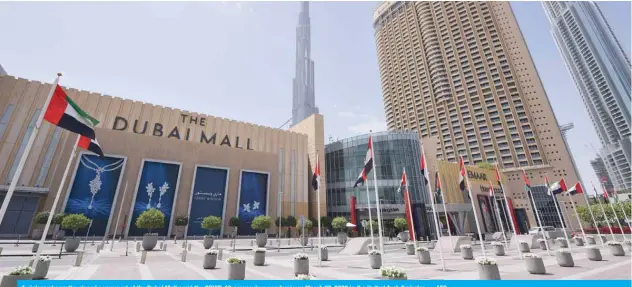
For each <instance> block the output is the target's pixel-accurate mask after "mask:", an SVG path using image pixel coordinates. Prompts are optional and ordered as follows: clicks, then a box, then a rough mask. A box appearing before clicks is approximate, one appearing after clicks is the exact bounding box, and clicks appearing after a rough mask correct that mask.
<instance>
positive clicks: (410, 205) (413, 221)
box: [404, 167, 417, 253]
mask: <svg viewBox="0 0 632 287" xmlns="http://www.w3.org/2000/svg"><path fill="white" fill-rule="evenodd" d="M404 176H406V168H405V167H404ZM406 197H407V200H408V214H410V225H411V226H412V232H413V244H414V245H415V253H417V234H416V233H415V220H414V216H413V209H412V204H413V203H412V201H410V190H408V177H406Z"/></svg>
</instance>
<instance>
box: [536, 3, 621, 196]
mask: <svg viewBox="0 0 632 287" xmlns="http://www.w3.org/2000/svg"><path fill="white" fill-rule="evenodd" d="M543 5H544V10H545V11H546V14H547V16H548V18H549V22H550V24H551V34H553V38H554V39H555V42H556V43H557V46H558V48H559V50H560V53H562V56H563V57H564V61H565V62H566V66H567V68H568V70H569V72H570V74H571V76H572V78H573V81H575V85H576V86H577V90H578V91H579V94H580V95H581V97H582V101H583V102H584V105H585V106H586V109H587V110H588V114H589V115H590V118H591V120H592V122H593V125H594V126H595V129H596V130H597V135H598V136H599V139H600V140H601V144H602V146H603V148H602V150H601V151H600V152H599V153H600V156H601V157H602V158H603V160H604V164H605V167H606V168H607V170H608V174H609V175H610V179H611V180H612V181H613V183H614V186H615V189H617V190H621V189H630V181H632V170H630V162H631V159H630V157H631V155H630V153H631V152H630V149H631V148H632V146H631V145H630V125H631V123H630V121H631V119H630V114H631V112H630V102H631V101H632V99H631V98H630V88H631V86H630V85H631V84H630V82H631V81H630V67H631V66H630V60H629V59H628V57H627V56H626V54H625V52H624V51H623V49H622V48H621V45H619V42H618V41H617V38H616V37H615V36H614V33H613V32H612V29H610V26H609V25H608V22H607V21H606V18H605V17H604V16H603V14H602V13H601V10H600V9H599V6H597V4H596V3H594V2H579V1H572V2H557V1H550V2H549V1H547V2H543Z"/></svg>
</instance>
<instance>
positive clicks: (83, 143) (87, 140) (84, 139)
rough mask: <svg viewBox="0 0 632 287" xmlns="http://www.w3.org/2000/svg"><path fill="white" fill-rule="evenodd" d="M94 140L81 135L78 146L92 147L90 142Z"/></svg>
mask: <svg viewBox="0 0 632 287" xmlns="http://www.w3.org/2000/svg"><path fill="white" fill-rule="evenodd" d="M91 142H92V140H91V139H90V138H89V137H84V136H81V138H79V142H78V143H77V146H78V147H80V148H82V149H85V150H87V149H88V148H89V147H90V143H91Z"/></svg>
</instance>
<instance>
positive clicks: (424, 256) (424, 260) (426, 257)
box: [417, 251, 431, 264]
mask: <svg viewBox="0 0 632 287" xmlns="http://www.w3.org/2000/svg"><path fill="white" fill-rule="evenodd" d="M417 259H419V263H421V264H430V263H431V258H430V252H429V251H419V252H417Z"/></svg>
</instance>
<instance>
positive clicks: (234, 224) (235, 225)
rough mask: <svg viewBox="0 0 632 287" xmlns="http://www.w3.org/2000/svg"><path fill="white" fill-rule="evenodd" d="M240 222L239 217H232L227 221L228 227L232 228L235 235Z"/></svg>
mask: <svg viewBox="0 0 632 287" xmlns="http://www.w3.org/2000/svg"><path fill="white" fill-rule="evenodd" d="M240 222H241V221H240V220H239V217H237V216H233V217H231V218H230V219H229V220H228V226H230V227H232V228H233V233H234V234H235V235H237V229H238V228H239V223H240Z"/></svg>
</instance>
